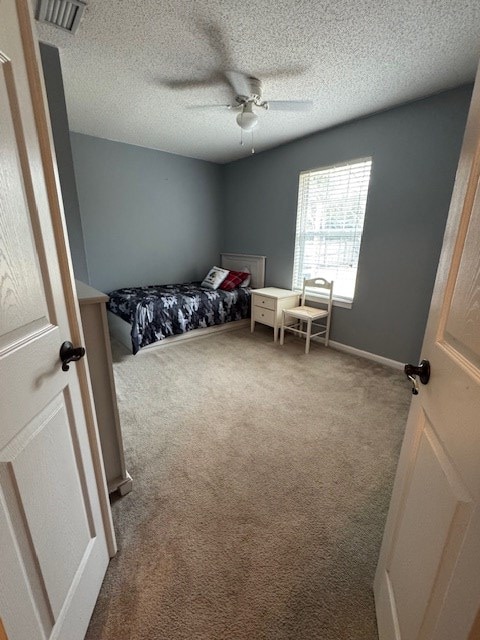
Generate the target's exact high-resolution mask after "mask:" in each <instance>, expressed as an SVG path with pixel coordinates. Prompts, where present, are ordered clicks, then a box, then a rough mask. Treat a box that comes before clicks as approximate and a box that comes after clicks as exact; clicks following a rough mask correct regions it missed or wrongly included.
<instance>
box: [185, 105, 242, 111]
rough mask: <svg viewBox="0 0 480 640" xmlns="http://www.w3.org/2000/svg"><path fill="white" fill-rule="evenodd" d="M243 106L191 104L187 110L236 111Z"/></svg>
mask: <svg viewBox="0 0 480 640" xmlns="http://www.w3.org/2000/svg"><path fill="white" fill-rule="evenodd" d="M239 106H241V105H232V104H189V105H187V109H199V110H207V109H223V110H227V109H236V108H238V107H239Z"/></svg>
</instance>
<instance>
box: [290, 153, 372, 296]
mask: <svg viewBox="0 0 480 640" xmlns="http://www.w3.org/2000/svg"><path fill="white" fill-rule="evenodd" d="M371 167H372V159H371V158H362V159H360V160H355V161H352V162H348V163H345V164H341V165H335V166H332V167H325V168H321V169H314V170H312V171H304V172H302V173H301V174H300V180H299V189H298V207H297V230H296V236H295V257H294V263H293V284H292V288H293V289H297V290H298V289H302V287H303V279H304V278H315V277H317V276H322V277H324V278H326V279H327V280H333V281H334V297H335V298H339V299H344V300H347V301H351V300H353V295H354V292H355V281H356V278H357V266H358V257H359V254H360V243H361V240H362V232H363V224H364V220H365V209H366V205H367V194H368V185H369V182H370V173H371Z"/></svg>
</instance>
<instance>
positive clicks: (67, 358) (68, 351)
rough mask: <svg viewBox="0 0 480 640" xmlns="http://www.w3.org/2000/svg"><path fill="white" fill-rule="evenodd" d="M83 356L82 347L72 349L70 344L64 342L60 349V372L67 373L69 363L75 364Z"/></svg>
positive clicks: (83, 350)
mask: <svg viewBox="0 0 480 640" xmlns="http://www.w3.org/2000/svg"><path fill="white" fill-rule="evenodd" d="M84 355H85V348H84V347H74V346H73V344H72V343H71V342H68V340H67V341H66V342H64V343H63V344H62V346H61V347H60V360H61V361H62V370H63V371H68V370H69V369H70V367H69V366H68V363H69V362H76V361H77V360H80V358H83V356H84Z"/></svg>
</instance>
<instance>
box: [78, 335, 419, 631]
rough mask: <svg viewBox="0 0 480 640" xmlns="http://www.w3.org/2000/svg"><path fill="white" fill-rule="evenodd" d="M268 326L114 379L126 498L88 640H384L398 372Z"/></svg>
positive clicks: (135, 362)
mask: <svg viewBox="0 0 480 640" xmlns="http://www.w3.org/2000/svg"><path fill="white" fill-rule="evenodd" d="M286 340H287V342H286V344H285V346H284V347H283V348H282V347H280V346H279V345H276V344H274V343H273V340H272V334H271V330H269V329H268V328H266V327H261V326H260V327H258V328H257V329H256V331H255V333H254V334H253V335H251V334H250V332H249V330H248V329H245V330H244V329H241V330H238V331H233V332H229V333H224V334H217V335H215V336H211V337H207V338H202V339H197V340H191V341H187V342H183V343H180V344H177V345H174V346H168V347H165V348H162V349H160V350H157V351H155V352H149V353H140V354H139V355H137V356H135V357H133V356H131V355H129V354H127V352H126V350H124V349H123V347H121V346H120V345H119V344H117V345H114V371H115V379H116V385H117V394H118V402H119V410H120V417H121V423H122V429H123V434H124V440H125V448H126V459H127V468H128V470H129V472H130V473H131V475H132V477H133V491H132V492H131V493H130V494H128V495H127V496H125V497H123V498H117V499H114V501H113V505H112V508H113V517H114V522H115V527H116V532H117V538H118V544H119V552H118V554H117V556H116V557H115V558H114V559H113V560H112V562H111V564H110V566H109V569H108V571H107V575H106V578H105V581H104V584H103V587H102V591H101V593H100V597H99V599H98V602H97V606H96V608H95V611H94V614H93V617H92V620H91V623H90V627H89V630H88V633H87V639H88V640H123V639H128V640H160V639H161V640H315V639H317V638H318V639H319V640H347V639H348V640H375V639H376V638H377V631H376V623H375V613H374V603H373V596H372V581H373V576H374V572H375V567H376V562H377V556H378V551H379V547H380V543H381V538H382V531H383V526H384V522H385V518H386V513H387V509H388V504H389V498H390V493H391V488H392V484H393V478H394V473H395V467H396V463H397V459H398V455H399V450H400V444H401V439H402V436H403V430H404V427H405V422H406V417H407V412H408V407H409V403H410V398H411V396H410V389H409V385H408V382H407V380H406V378H405V377H404V376H403V374H401V373H400V372H398V371H394V370H392V369H390V368H387V367H384V366H382V365H378V364H374V363H372V362H368V361H366V360H364V359H361V358H357V357H355V356H350V355H346V354H343V353H340V352H338V351H334V350H333V349H326V348H324V347H323V346H322V345H319V344H312V348H311V352H310V354H309V355H308V356H306V355H305V354H304V353H303V344H302V342H301V341H300V340H299V339H297V338H295V337H293V336H288V337H287V338H286Z"/></svg>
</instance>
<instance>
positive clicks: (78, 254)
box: [40, 42, 89, 282]
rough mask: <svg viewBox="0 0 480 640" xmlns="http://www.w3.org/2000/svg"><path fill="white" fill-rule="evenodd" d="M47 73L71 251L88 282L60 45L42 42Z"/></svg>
mask: <svg viewBox="0 0 480 640" xmlns="http://www.w3.org/2000/svg"><path fill="white" fill-rule="evenodd" d="M40 54H41V58H42V66H43V75H44V78H45V88H46V91H47V100H48V108H49V111H50V120H51V124H52V133H53V142H54V145H55V154H56V156H57V165H58V174H59V178H60V187H61V190H62V200H63V208H64V211H65V220H66V224H67V232H68V239H69V244H70V252H71V254H72V262H73V270H74V272H75V277H76V278H78V279H79V280H83V281H84V282H88V281H89V280H88V269H87V261H86V257H85V247H84V242H83V230H82V223H81V218H80V210H79V206H78V195H77V186H76V183H75V173H74V169H73V160H72V150H71V147H70V134H69V127H68V118H67V109H66V106H65V94H64V90H63V79H62V68H61V65H60V57H59V53H58V49H57V48H56V47H52V46H50V45H48V44H44V43H43V42H41V43H40Z"/></svg>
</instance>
